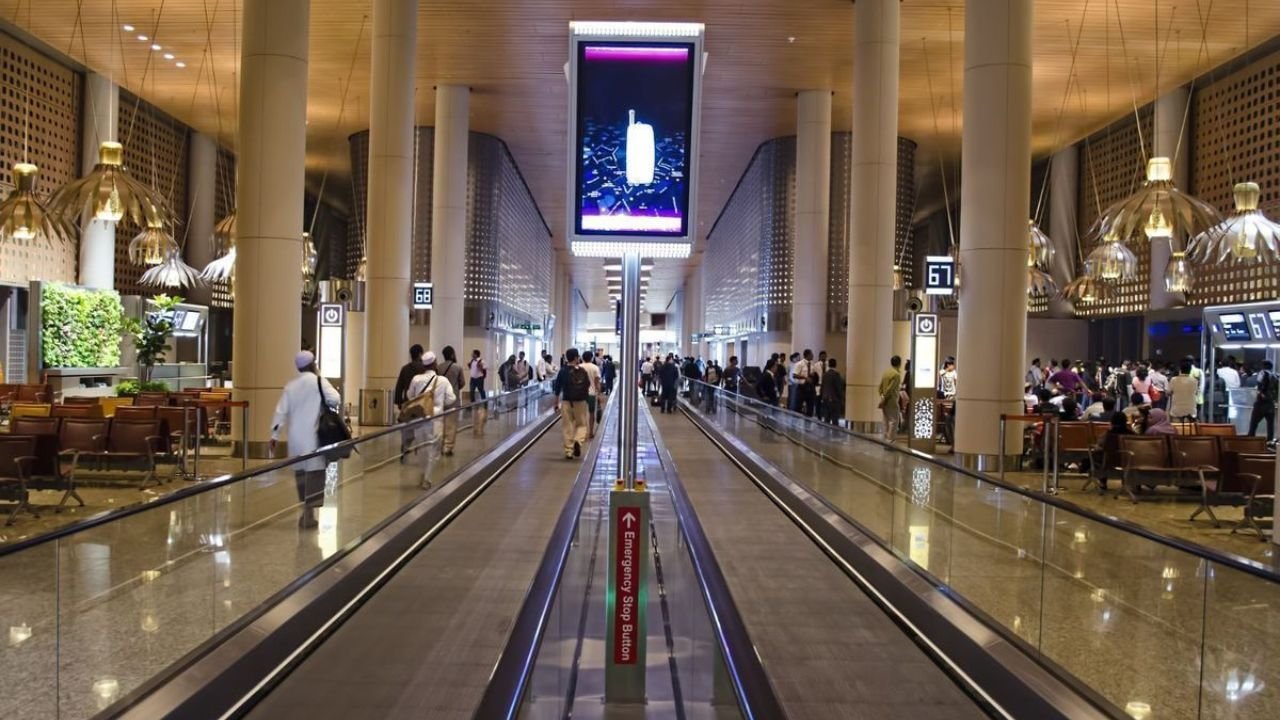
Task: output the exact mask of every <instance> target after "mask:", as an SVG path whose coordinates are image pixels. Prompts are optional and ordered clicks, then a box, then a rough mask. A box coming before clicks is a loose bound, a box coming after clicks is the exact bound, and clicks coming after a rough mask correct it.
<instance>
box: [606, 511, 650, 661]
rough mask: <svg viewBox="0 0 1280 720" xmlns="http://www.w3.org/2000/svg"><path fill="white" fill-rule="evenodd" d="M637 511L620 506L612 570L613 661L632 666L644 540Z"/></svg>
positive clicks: (636, 639)
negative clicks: (641, 554) (641, 553)
mask: <svg viewBox="0 0 1280 720" xmlns="http://www.w3.org/2000/svg"><path fill="white" fill-rule="evenodd" d="M640 517H641V515H640V508H638V507H619V508H618V517H617V518H615V522H614V523H613V526H614V527H615V528H617V530H616V532H617V543H618V544H617V546H616V548H617V553H616V558H615V561H614V562H615V563H616V565H615V566H614V568H613V585H614V587H613V597H614V602H613V662H614V663H615V664H617V665H634V664H635V663H636V657H637V655H638V653H639V651H640V648H639V645H638V638H637V634H638V632H639V628H640V608H639V607H638V605H639V602H640V550H641V545H640V543H642V542H643V541H644V539H643V538H644V536H643V531H642V529H641V527H640Z"/></svg>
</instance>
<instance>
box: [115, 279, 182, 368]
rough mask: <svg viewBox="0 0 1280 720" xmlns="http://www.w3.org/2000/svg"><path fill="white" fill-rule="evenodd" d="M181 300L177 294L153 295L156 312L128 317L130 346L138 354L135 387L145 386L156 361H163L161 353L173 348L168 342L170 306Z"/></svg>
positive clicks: (170, 328)
mask: <svg viewBox="0 0 1280 720" xmlns="http://www.w3.org/2000/svg"><path fill="white" fill-rule="evenodd" d="M182 300H183V299H182V298H181V297H177V296H172V297H171V296H169V295H157V296H155V297H154V298H152V299H151V304H153V305H155V306H156V308H157V310H156V312H148V313H147V314H146V317H145V318H144V319H143V320H142V321H141V322H139V321H138V320H135V319H132V318H131V319H129V320H128V329H129V334H130V335H132V336H133V345H134V348H135V349H136V350H137V353H138V379H139V381H140V383H139V389H143V390H145V389H147V387H146V386H147V385H148V384H149V383H151V372H152V370H154V369H155V366H156V363H162V362H164V355H165V353H166V352H168V351H170V350H172V349H173V348H172V346H170V345H169V335H170V334H171V333H172V332H173V309H174V308H175V307H177V306H178V304H179V303H181V302H182Z"/></svg>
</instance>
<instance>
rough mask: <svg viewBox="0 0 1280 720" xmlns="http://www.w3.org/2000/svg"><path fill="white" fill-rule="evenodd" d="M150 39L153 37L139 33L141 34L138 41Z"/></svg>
mask: <svg viewBox="0 0 1280 720" xmlns="http://www.w3.org/2000/svg"><path fill="white" fill-rule="evenodd" d="M150 39H151V38H149V37H147V36H146V35H139V36H138V41H139V42H146V41H148V40H150Z"/></svg>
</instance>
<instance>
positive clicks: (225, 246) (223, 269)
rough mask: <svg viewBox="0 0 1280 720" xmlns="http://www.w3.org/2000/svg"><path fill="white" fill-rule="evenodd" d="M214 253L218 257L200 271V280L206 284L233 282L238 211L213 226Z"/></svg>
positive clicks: (233, 211) (232, 212)
mask: <svg viewBox="0 0 1280 720" xmlns="http://www.w3.org/2000/svg"><path fill="white" fill-rule="evenodd" d="M210 240H211V241H212V242H213V249H214V252H215V253H217V255H218V257H217V258H216V259H214V260H213V261H212V262H210V263H209V264H208V265H206V266H205V267H204V269H203V270H201V271H200V279H201V280H204V281H205V282H209V283H214V282H231V281H233V280H234V279H235V275H236V211H235V210H234V209H233V210H232V211H231V213H230V214H229V215H227V216H226V217H224V218H222V219H221V220H219V221H218V224H216V225H214V226H213V236H212V237H211V238H210Z"/></svg>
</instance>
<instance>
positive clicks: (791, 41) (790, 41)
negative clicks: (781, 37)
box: [787, 35, 796, 43]
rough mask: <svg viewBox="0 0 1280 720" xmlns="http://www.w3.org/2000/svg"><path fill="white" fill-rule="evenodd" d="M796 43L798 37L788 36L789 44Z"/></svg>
mask: <svg viewBox="0 0 1280 720" xmlns="http://www.w3.org/2000/svg"><path fill="white" fill-rule="evenodd" d="M795 41H796V36H795V35H788V36H787V42H789V43H793V42H795Z"/></svg>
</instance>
